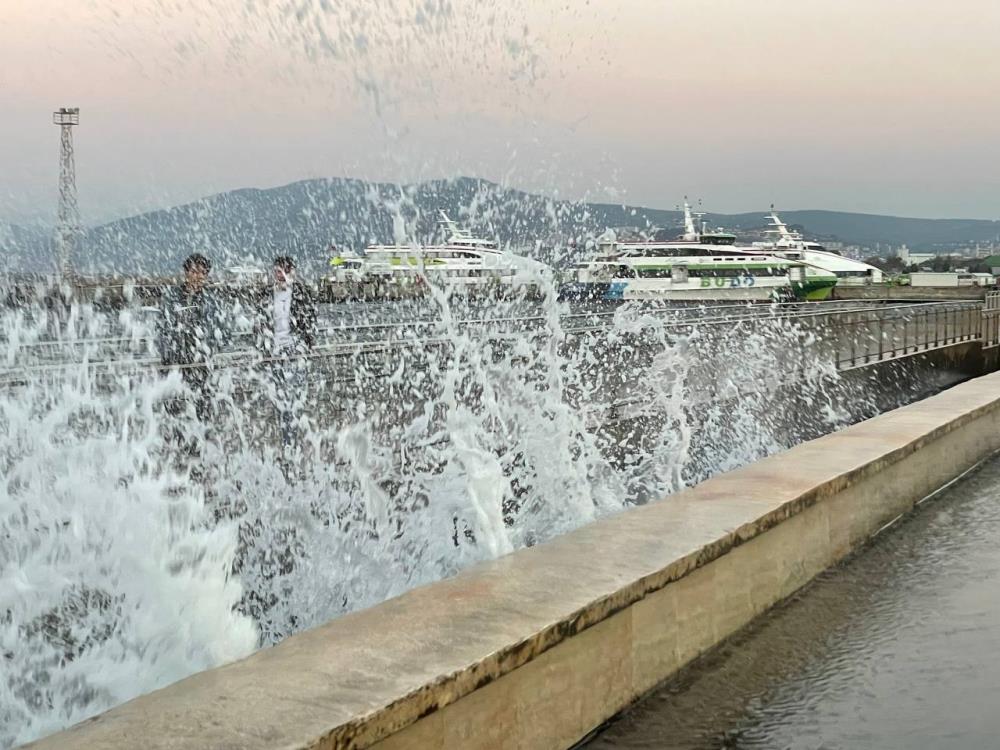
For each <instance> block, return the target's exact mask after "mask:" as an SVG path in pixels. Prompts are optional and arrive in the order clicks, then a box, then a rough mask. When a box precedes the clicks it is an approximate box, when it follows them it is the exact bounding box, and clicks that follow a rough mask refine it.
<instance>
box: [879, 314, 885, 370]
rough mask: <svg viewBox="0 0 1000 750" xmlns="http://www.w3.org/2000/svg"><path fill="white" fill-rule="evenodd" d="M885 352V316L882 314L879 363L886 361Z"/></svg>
mask: <svg viewBox="0 0 1000 750" xmlns="http://www.w3.org/2000/svg"><path fill="white" fill-rule="evenodd" d="M884 352H885V315H884V314H882V315H880V316H879V319H878V361H879V362H881V361H882V360H883V359H884V356H883V355H884Z"/></svg>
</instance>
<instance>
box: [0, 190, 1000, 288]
mask: <svg viewBox="0 0 1000 750" xmlns="http://www.w3.org/2000/svg"><path fill="white" fill-rule="evenodd" d="M438 208H443V209H444V210H445V211H447V212H448V213H449V215H451V216H452V218H454V219H456V220H458V221H459V222H461V223H462V224H463V225H465V226H467V227H468V228H469V229H471V230H472V231H474V232H476V233H477V234H480V235H482V236H487V237H492V238H496V239H497V240H499V241H500V242H501V243H503V244H507V243H510V244H511V245H512V246H514V247H517V248H521V249H527V250H526V251H527V252H531V253H532V254H533V255H535V256H536V257H539V259H541V260H545V261H547V262H550V263H560V262H565V261H567V260H571V259H572V258H570V257H569V256H568V255H567V254H566V252H565V250H562V249H560V248H565V246H566V243H567V241H568V239H570V238H575V239H576V240H577V246H578V247H580V248H581V251H580V252H583V250H582V248H583V247H584V246H585V244H586V240H587V239H588V238H593V237H596V236H597V235H599V234H601V233H602V232H603V231H604V230H605V229H606V228H607V227H634V228H639V229H647V228H651V227H668V228H669V227H677V226H679V225H680V220H681V215H680V213H679V212H677V211H668V210H661V209H654V208H646V207H638V206H623V205H614V204H590V203H572V202H568V201H560V200H554V199H551V198H547V197H544V196H540V195H535V194H531V193H526V192H524V191H520V190H514V189H509V188H504V187H501V186H499V185H497V184H495V183H491V182H488V181H486V180H480V179H472V178H467V177H463V178H458V179H454V180H435V181H429V182H424V183H419V184H416V185H409V186H402V187H400V186H397V185H390V184H385V183H368V182H363V181H360V180H354V179H346V178H334V179H323V180H305V181H301V182H295V183H292V184H290V185H285V186H282V187H277V188H271V189H266V190H259V189H241V190H234V191H231V192H227V193H221V194H218V195H213V196H210V197H207V198H204V199H201V200H199V201H195V202H194V203H189V204H186V205H183V206H177V207H174V208H169V209H164V210H160V211H153V212H149V213H144V214H141V215H138V216H133V217H129V218H126V219H121V220H118V221H114V222H111V223H108V224H104V225H102V226H98V227H93V228H91V229H88V230H87V231H86V232H85V234H84V236H83V237H82V238H81V243H80V249H79V252H78V254H77V260H76V265H77V267H78V268H79V269H80V270H81V271H84V272H95V273H105V272H108V271H110V270H116V271H119V272H121V273H126V274H134V273H163V272H172V271H175V270H176V269H177V268H178V267H179V265H180V263H181V261H182V260H183V258H184V257H186V256H187V255H188V254H190V253H192V252H196V251H197V252H202V253H205V254H206V255H208V256H209V257H211V258H213V259H215V260H217V261H218V262H219V263H220V264H222V265H229V264H235V263H245V262H251V263H259V262H262V261H263V262H266V261H267V259H269V258H271V257H273V256H274V255H277V254H289V255H292V256H293V257H295V258H297V259H298V261H299V262H300V263H301V264H302V265H303V266H305V267H307V268H312V269H320V268H323V267H325V265H326V261H327V259H328V257H329V254H330V251H329V248H330V246H331V245H335V246H337V247H338V248H349V249H353V250H360V249H361V248H363V247H364V246H365V245H367V244H369V243H372V242H382V243H384V242H392V241H395V240H404V239H406V238H407V237H416V238H417V239H418V240H420V241H426V240H428V239H431V238H432V237H434V236H436V233H437V232H438V229H437V215H436V213H437V209H438ZM764 216H765V214H764V213H763V212H760V213H744V214H734V215H728V214H709V215H707V216H706V220H707V221H708V222H709V224H710V225H712V226H713V227H715V226H721V227H724V228H726V229H728V230H730V231H734V232H737V233H753V232H758V231H759V230H760V229H761V228H762V227H763V226H764V225H765V223H766V222H765V218H764ZM782 217H783V218H784V219H785V221H787V222H788V223H789V224H793V225H799V226H802V227H803V228H804V230H805V231H806V233H807V235H808V236H810V237H818V238H823V239H828V240H832V239H837V240H840V241H842V242H845V243H848V244H858V245H865V246H869V247H874V246H875V245H877V244H881V245H893V246H898V245H902V244H907V245H909V246H910V247H911V248H912V249H914V250H932V249H948V248H951V247H955V246H961V245H970V244H974V243H977V242H979V243H982V242H990V241H994V240H996V239H997V238H998V236H1000V222H995V221H984V220H959V219H938V220H932V219H909V218H901V217H892V216H875V215H868V214H856V213H845V212H837V211H785V212H782ZM437 236H439V235H437ZM0 250H2V252H3V256H4V264H3V265H0V270H2V268H3V267H4V265H5V266H6V267H7V268H10V269H15V268H16V269H18V270H39V269H41V268H44V269H47V268H51V266H52V262H51V241H50V240H49V238H48V236H47V235H46V234H43V233H40V232H37V231H34V230H27V229H24V228H19V227H11V226H7V227H6V228H4V227H3V226H2V225H0Z"/></svg>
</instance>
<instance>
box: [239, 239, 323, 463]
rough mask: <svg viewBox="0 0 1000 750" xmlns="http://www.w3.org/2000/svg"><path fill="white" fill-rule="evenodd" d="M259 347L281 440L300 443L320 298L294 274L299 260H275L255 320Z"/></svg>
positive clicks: (284, 257) (285, 445)
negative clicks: (268, 375) (298, 425)
mask: <svg viewBox="0 0 1000 750" xmlns="http://www.w3.org/2000/svg"><path fill="white" fill-rule="evenodd" d="M254 338H255V341H256V345H257V349H258V351H260V353H261V354H262V355H263V356H264V360H265V362H268V363H269V364H270V368H269V369H270V373H271V378H272V381H273V384H274V388H275V391H274V399H275V406H276V408H277V411H278V417H279V422H280V426H281V442H282V446H283V448H284V449H286V450H287V449H289V448H291V447H293V446H294V445H295V443H296V442H297V429H296V423H297V422H298V420H299V417H300V416H301V414H302V412H303V408H304V405H305V395H306V370H307V368H308V364H309V354H310V352H311V351H312V348H313V347H314V346H315V345H316V302H315V300H314V299H313V295H312V293H311V291H310V290H309V287H307V286H306V285H305V284H302V283H300V282H299V281H297V280H296V278H295V261H294V260H292V258H290V257H289V256H287V255H282V256H280V257H278V258H275V259H274V283H273V284H272V285H271V286H270V287H268V288H267V289H266V290H265V292H264V294H263V295H262V297H261V299H260V302H259V304H258V307H257V319H256V322H255V325H254Z"/></svg>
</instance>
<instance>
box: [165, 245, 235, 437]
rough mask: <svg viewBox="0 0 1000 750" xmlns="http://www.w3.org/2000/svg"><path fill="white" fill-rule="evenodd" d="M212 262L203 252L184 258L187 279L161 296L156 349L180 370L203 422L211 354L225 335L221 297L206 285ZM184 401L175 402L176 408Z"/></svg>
mask: <svg viewBox="0 0 1000 750" xmlns="http://www.w3.org/2000/svg"><path fill="white" fill-rule="evenodd" d="M211 270H212V264H211V263H210V262H209V260H208V258H206V257H205V256H204V255H201V254H200V253H195V254H193V255H190V256H188V257H187V258H186V259H185V260H184V281H183V282H182V283H181V284H179V285H177V286H172V287H169V288H168V289H167V290H166V291H165V292H164V293H163V296H162V297H161V298H160V318H159V321H158V323H157V337H156V342H157V348H158V350H159V354H160V364H161V365H162V366H163V367H164V368H165V369H178V370H180V374H181V378H182V380H183V381H184V384H185V385H186V386H187V387H188V389H189V390H190V391H191V392H192V394H193V395H194V398H195V412H196V414H197V415H198V418H199V419H200V420H201V421H207V420H208V419H209V418H210V415H211V405H212V393H211V386H210V383H209V378H210V375H211V370H212V355H213V354H215V352H216V350H217V349H218V347H219V345H220V344H221V343H222V340H223V337H224V335H225V323H224V319H223V315H222V311H221V309H220V306H219V303H218V300H217V299H216V297H215V295H214V294H213V293H212V291H211V290H210V289H208V288H207V282H208V275H209V273H210V272H211ZM180 406H182V404H178V403H176V402H175V403H174V409H173V410H174V411H177V410H179V408H180Z"/></svg>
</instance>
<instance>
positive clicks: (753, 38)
mask: <svg viewBox="0 0 1000 750" xmlns="http://www.w3.org/2000/svg"><path fill="white" fill-rule="evenodd" d="M998 34H1000V3H998V2H996V0H952V2H950V3H943V2H940V0H754V1H753V2H751V1H750V0H619V1H618V2H612V1H610V0H491V1H489V2H480V1H478V0H381V1H380V2H373V0H214V1H213V2H211V3H208V2H204V1H203V0H133V2H131V3H128V4H126V3H121V2H118V0H0V221H11V222H15V223H39V222H40V223H46V222H51V221H52V217H53V216H54V213H55V206H56V195H57V190H56V188H57V185H56V179H57V175H58V143H59V133H58V128H56V127H55V126H54V125H52V124H51V112H52V110H54V109H56V108H58V107H60V106H77V107H80V109H81V124H80V126H79V127H78V128H77V129H76V130H75V132H74V138H75V144H76V166H77V183H78V188H79V196H80V198H79V201H80V208H81V214H82V218H83V221H84V223H86V224H94V223H100V222H102V221H107V220H110V219H112V218H115V217H119V216H124V215H130V214H133V213H138V212H141V211H144V210H149V209H153V208H159V207H166V206H170V205H176V204H179V203H184V202H188V201H191V200H194V199H197V198H199V197H201V196H204V195H210V194H213V193H216V192H221V191H225V190H230V189H235V188H240V187H273V186H277V185H282V184H286V183H289V182H293V181H296V180H300V179H306V178H312V177H338V176H345V177H359V178H363V179H371V180H380V181H382V180H384V181H392V182H409V181H413V180H419V179H425V178H437V177H447V176H458V175H468V176H478V177H484V178H487V179H491V180H495V181H498V182H501V183H503V184H506V185H509V186H511V187H519V188H524V189H529V190H534V191H538V192H542V193H545V194H549V195H553V196H558V197H561V198H571V199H587V200H601V201H610V202H624V203H630V204H639V205H646V206H652V207H658V208H670V207H673V206H675V205H676V204H678V203H679V202H680V201H682V200H683V198H684V196H686V195H687V196H692V197H696V198H698V199H700V200H701V201H702V203H703V205H704V206H705V208H706V209H707V210H710V211H715V212H724V213H735V212H741V211H759V210H765V209H766V208H767V207H768V206H769V205H770V204H772V203H773V204H776V205H777V206H778V207H779V208H785V209H804V208H814V209H815V208H826V209H836V210H849V211H862V212H867V213H887V214H896V215H903V216H922V217H956V218H958V217H961V218H991V219H992V218H1000V139H998V138H997V137H996V132H997V125H998V123H1000V95H998V92H1000V57H998V56H997V55H996V54H995V50H994V47H995V40H996V38H997V36H998Z"/></svg>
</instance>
